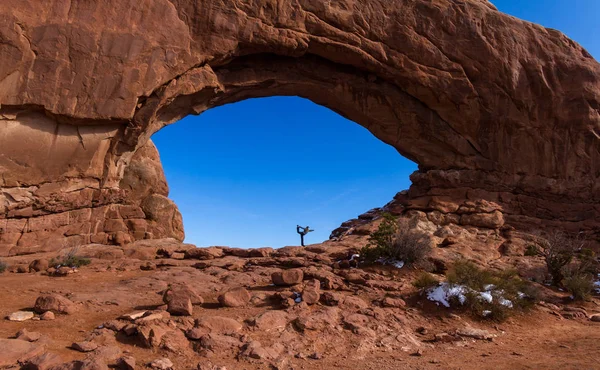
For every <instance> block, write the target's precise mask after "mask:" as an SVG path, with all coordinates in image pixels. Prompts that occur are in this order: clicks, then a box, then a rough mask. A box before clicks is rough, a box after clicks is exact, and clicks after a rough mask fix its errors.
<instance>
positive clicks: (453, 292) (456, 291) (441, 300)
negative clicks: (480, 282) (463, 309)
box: [427, 283, 525, 308]
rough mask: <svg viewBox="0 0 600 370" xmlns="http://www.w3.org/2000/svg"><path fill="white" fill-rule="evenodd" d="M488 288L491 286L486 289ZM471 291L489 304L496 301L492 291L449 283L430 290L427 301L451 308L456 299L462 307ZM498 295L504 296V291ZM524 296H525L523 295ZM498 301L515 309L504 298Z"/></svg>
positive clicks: (499, 298)
mask: <svg viewBox="0 0 600 370" xmlns="http://www.w3.org/2000/svg"><path fill="white" fill-rule="evenodd" d="M488 287H489V285H488V286H487V287H486V288H488ZM492 289H493V288H492ZM469 291H470V292H475V293H478V295H479V298H480V299H481V300H483V301H486V302H488V303H492V302H493V301H494V296H493V295H492V292H491V291H485V292H476V291H473V290H470V289H469V288H467V287H465V286H463V285H452V284H448V283H441V284H440V285H438V286H437V287H435V288H431V289H429V291H428V292H427V299H429V300H430V301H432V302H435V303H436V304H437V305H440V304H442V305H444V306H445V307H450V302H449V300H450V298H452V297H456V298H457V299H458V302H459V303H460V304H461V305H462V304H465V301H466V300H467V297H466V296H465V293H467V292H469ZM497 293H500V294H502V291H498V292H497ZM523 296H525V295H524V294H523ZM497 300H498V303H500V304H501V305H503V306H506V307H508V308H513V303H512V302H511V301H510V300H508V299H506V298H504V297H502V296H500V297H498V298H497Z"/></svg>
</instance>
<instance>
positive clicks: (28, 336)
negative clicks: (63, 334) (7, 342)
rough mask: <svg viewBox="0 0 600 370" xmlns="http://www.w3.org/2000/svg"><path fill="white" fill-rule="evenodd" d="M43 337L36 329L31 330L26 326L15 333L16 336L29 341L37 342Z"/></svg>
mask: <svg viewBox="0 0 600 370" xmlns="http://www.w3.org/2000/svg"><path fill="white" fill-rule="evenodd" d="M41 337H42V334H40V333H38V332H35V331H29V330H27V329H25V328H23V329H21V330H19V332H18V333H17V334H16V335H15V338H17V339H19V340H24V341H27V342H37V341H38V340H39V339H40V338H41Z"/></svg>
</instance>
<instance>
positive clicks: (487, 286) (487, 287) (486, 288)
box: [483, 284, 496, 292]
mask: <svg viewBox="0 0 600 370" xmlns="http://www.w3.org/2000/svg"><path fill="white" fill-rule="evenodd" d="M495 287H496V286H495V285H494V284H488V285H486V286H484V287H483V290H485V291H486V292H489V291H490V290H494V288H495Z"/></svg>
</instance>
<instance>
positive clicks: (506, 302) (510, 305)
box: [498, 297, 513, 308]
mask: <svg viewBox="0 0 600 370" xmlns="http://www.w3.org/2000/svg"><path fill="white" fill-rule="evenodd" d="M498 303H500V304H501V305H503V306H505V307H508V308H513V303H512V302H511V301H509V300H508V299H506V298H503V297H500V298H498Z"/></svg>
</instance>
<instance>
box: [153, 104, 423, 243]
mask: <svg viewBox="0 0 600 370" xmlns="http://www.w3.org/2000/svg"><path fill="white" fill-rule="evenodd" d="M152 141H153V142H154V144H155V145H156V147H157V149H158V152H159V154H160V157H161V162H162V165H163V169H164V171H165V175H166V179H167V182H168V184H169V189H170V193H169V198H171V199H172V200H173V201H174V202H175V204H176V205H177V206H178V208H179V211H180V212H181V214H182V216H183V224H184V229H185V235H186V236H185V241H186V242H189V243H192V244H196V245H199V246H200V245H202V246H207V245H228V246H232V247H242V248H252V247H262V246H271V247H283V246H286V245H298V244H299V240H300V239H299V236H298V235H297V234H296V225H297V224H300V225H301V226H306V225H309V226H310V227H311V228H312V229H314V230H315V232H313V233H311V234H309V235H308V237H307V239H306V240H307V243H319V242H322V241H324V240H326V239H328V238H329V235H330V233H331V232H332V231H333V230H334V229H336V228H337V227H338V226H339V225H340V224H341V223H342V222H344V221H347V220H349V219H351V218H354V217H356V216H357V215H359V214H361V213H363V212H365V211H367V210H369V209H372V208H375V207H379V206H381V205H383V204H385V203H387V202H388V201H390V200H391V199H392V198H393V197H394V195H395V194H396V193H398V192H399V191H400V190H403V189H408V187H409V186H410V181H409V175H410V174H411V173H412V172H414V171H415V170H416V167H417V166H416V164H414V163H413V162H411V161H410V160H408V159H405V158H404V157H402V156H401V155H399V154H398V152H397V151H396V150H395V149H394V148H393V147H392V146H389V145H386V144H385V143H382V142H381V141H380V140H379V139H377V138H376V137H374V136H373V135H372V134H371V133H369V132H368V130H366V129H365V128H364V127H362V126H360V125H358V124H356V123H354V122H352V121H350V120H348V119H346V118H343V117H342V116H340V115H339V114H337V113H335V112H333V111H331V110H330V109H328V108H326V107H323V106H321V105H318V104H315V103H313V102H311V101H309V100H307V99H303V98H298V97H291V96H275V97H268V98H257V99H247V100H244V101H240V102H237V103H234V104H228V105H224V106H220V107H217V108H213V109H210V110H208V111H206V112H205V113H203V114H201V115H200V116H188V117H186V118H184V119H182V120H180V121H178V122H176V123H175V124H172V125H170V126H169V127H166V128H163V129H162V130H160V131H158V132H157V133H156V134H154V135H153V137H152Z"/></svg>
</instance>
